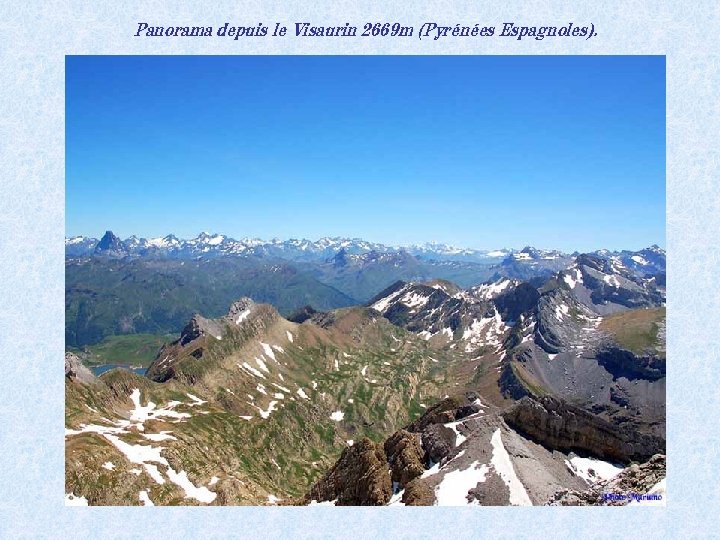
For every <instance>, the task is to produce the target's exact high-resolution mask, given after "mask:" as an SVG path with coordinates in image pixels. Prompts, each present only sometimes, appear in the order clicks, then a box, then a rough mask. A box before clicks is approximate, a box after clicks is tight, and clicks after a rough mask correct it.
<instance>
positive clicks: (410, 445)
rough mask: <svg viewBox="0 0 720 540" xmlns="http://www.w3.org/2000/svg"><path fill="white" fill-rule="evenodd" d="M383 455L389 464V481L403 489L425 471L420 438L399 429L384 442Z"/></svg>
mask: <svg viewBox="0 0 720 540" xmlns="http://www.w3.org/2000/svg"><path fill="white" fill-rule="evenodd" d="M384 447H385V455H386V456H387V460H388V463H389V464H390V470H391V480H392V481H393V482H397V484H398V486H399V487H401V488H402V487H405V486H406V485H407V484H408V483H409V482H410V481H411V480H413V479H415V478H417V477H418V476H420V475H421V474H422V473H423V471H424V470H425V466H424V460H423V455H424V452H423V449H422V446H421V445H420V437H419V436H418V435H417V434H416V433H410V432H408V431H405V430H404V429H401V430H399V431H396V432H395V433H394V434H393V435H391V436H390V438H389V439H387V440H386V441H385V446H384Z"/></svg>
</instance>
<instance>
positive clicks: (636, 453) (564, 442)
mask: <svg viewBox="0 0 720 540" xmlns="http://www.w3.org/2000/svg"><path fill="white" fill-rule="evenodd" d="M503 418H504V419H505V421H506V422H507V424H508V425H509V426H510V427H512V428H513V429H515V430H516V431H518V432H520V433H522V434H524V435H525V436H527V437H529V438H530V439H532V440H534V441H536V442H538V443H540V444H542V445H544V446H546V447H548V448H550V449H553V450H560V451H563V452H569V451H580V452H586V453H589V454H591V455H593V456H597V457H599V458H602V459H608V460H611V461H619V462H622V463H629V462H631V461H645V460H647V459H649V458H650V457H651V456H652V455H653V454H656V453H664V451H665V440H664V439H661V438H660V437H657V436H653V435H647V434H644V433H640V432H638V431H636V430H634V429H633V428H632V427H631V426H627V425H622V426H615V425H613V424H611V423H609V422H607V421H605V420H602V419H601V418H598V417H597V416H595V415H593V414H591V413H589V412H587V411H584V410H582V409H579V408H577V407H574V406H572V405H570V404H568V403H566V402H564V401H562V400H559V399H557V398H553V397H549V396H545V397H540V398H535V399H533V398H528V397H525V398H523V399H522V400H520V401H519V402H518V403H517V404H516V405H515V406H513V407H512V408H511V409H510V410H509V411H507V412H505V413H504V414H503Z"/></svg>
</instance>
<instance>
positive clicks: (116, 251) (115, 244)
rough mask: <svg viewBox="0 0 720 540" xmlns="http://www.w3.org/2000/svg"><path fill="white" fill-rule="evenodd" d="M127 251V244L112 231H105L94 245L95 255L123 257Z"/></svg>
mask: <svg viewBox="0 0 720 540" xmlns="http://www.w3.org/2000/svg"><path fill="white" fill-rule="evenodd" d="M128 253H129V251H128V248H127V246H126V245H125V244H124V243H123V241H122V240H120V239H119V238H118V237H117V236H115V235H114V234H113V232H112V231H106V232H105V235H104V236H103V237H102V238H101V239H100V241H99V242H98V243H97V245H96V246H95V254H96V255H105V256H108V257H124V256H125V255H127V254H128Z"/></svg>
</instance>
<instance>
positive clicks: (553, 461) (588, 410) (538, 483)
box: [65, 233, 666, 505]
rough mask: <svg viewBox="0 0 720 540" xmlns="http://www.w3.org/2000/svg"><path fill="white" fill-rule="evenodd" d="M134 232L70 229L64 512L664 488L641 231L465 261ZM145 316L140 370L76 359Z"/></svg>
mask: <svg viewBox="0 0 720 540" xmlns="http://www.w3.org/2000/svg"><path fill="white" fill-rule="evenodd" d="M201 236H202V235H201ZM198 238H200V237H198ZM130 240H131V239H129V240H126V241H121V240H119V239H118V238H117V237H115V236H114V235H112V234H111V233H108V234H106V235H105V236H104V237H103V238H102V239H100V240H99V241H90V240H88V239H81V240H78V239H68V240H67V241H66V251H67V257H66V276H67V280H66V281H67V285H66V314H67V320H66V337H67V344H68V348H67V350H68V352H67V353H66V358H65V375H66V383H65V384H66V415H65V416H66V418H65V423H66V430H65V444H66V471H65V475H66V476H65V483H66V493H67V496H66V502H67V504H91V505H177V504H183V505H186V504H191V505H203V504H213V505H215V504H222V505H232V504H255V505H277V504H292V505H307V504H310V505H315V504H321V505H530V504H532V505H543V504H547V505H580V504H591V505H597V504H618V503H616V502H613V501H611V502H608V501H607V500H604V499H603V497H602V493H603V490H606V489H627V490H634V491H636V492H638V493H640V492H642V493H647V494H648V497H652V498H651V499H649V500H650V501H651V502H656V501H660V500H662V497H663V496H664V494H665V484H664V476H665V456H664V454H665V366H666V358H665V307H664V305H665V294H666V292H665V253H664V252H663V251H662V250H661V249H660V248H657V247H656V246H653V247H650V248H647V249H645V250H641V251H638V252H631V251H623V252H608V251H598V252H594V253H589V254H577V253H576V254H563V253H560V252H557V251H541V250H536V249H533V248H525V249H523V250H519V251H512V250H507V251H506V252H503V253H502V254H497V255H492V256H491V257H493V262H491V263H483V262H481V261H480V260H468V259H462V257H473V256H476V255H473V254H472V253H471V252H467V253H463V250H452V251H453V253H450V251H451V250H450V248H447V249H446V247H442V248H438V247H437V246H432V247H426V248H423V249H425V251H422V252H421V251H419V250H420V249H421V248H418V251H416V252H411V251H410V250H409V249H394V248H384V247H383V246H380V245H377V244H369V243H363V242H362V241H350V240H341V239H324V240H321V241H318V242H317V243H303V242H305V241H288V242H287V245H288V246H290V247H287V248H285V247H283V245H284V244H285V243H283V242H275V241H273V242H270V243H267V244H265V243H258V244H256V245H255V246H254V247H253V248H252V253H244V252H237V253H236V252H232V251H230V246H232V245H234V242H235V241H231V240H229V239H226V238H225V237H220V236H218V235H215V236H210V235H205V236H204V237H203V238H202V239H200V240H198V239H195V240H192V241H187V242H184V241H180V240H177V239H174V240H173V239H168V237H166V238H165V239H162V240H163V242H164V241H166V240H167V244H168V246H175V247H167V248H165V247H161V246H159V245H158V244H159V243H160V241H159V240H158V241H155V240H150V241H145V240H141V239H135V240H134V241H130ZM151 244H154V246H151ZM223 244H224V245H225V247H224V248H220V247H219V246H223ZM140 246H146V247H142V248H141V247H140ZM148 246H150V247H148ZM210 246H216V247H217V249H218V251H213V248H211V247H210ZM268 246H270V247H268ZM273 246H274V247H273ZM302 246H304V249H303V248H302ZM225 248H227V250H226V251H222V250H223V249H225ZM165 249H167V251H163V250H165ZM206 249H207V250H206ZM270 249H274V250H276V251H273V252H272V253H271V252H270ZM284 249H287V250H288V251H287V252H286V255H285V257H280V256H279V255H278V254H279V253H281V252H282V251H283V250H284ZM470 251H471V250H470ZM299 252H304V253H305V254H304V255H300V254H299ZM442 252H444V253H445V255H444V256H445V257H446V258H444V259H443V258H441V257H442V256H441V253H442ZM430 253H432V255H430ZM485 256H490V255H487V254H485ZM448 276H454V277H460V278H461V280H462V281H463V283H458V282H457V280H451V279H449V278H448ZM250 297H252V299H251V298H250ZM228 306H229V308H228ZM143 332H145V333H148V334H151V335H152V336H151V337H152V338H153V340H154V341H152V343H157V340H158V336H159V335H160V334H161V333H162V334H170V335H171V336H172V337H164V338H163V339H164V344H163V345H162V346H161V347H160V348H159V350H157V352H156V353H155V354H154V355H153V357H152V361H151V363H150V365H149V366H148V369H147V370H146V373H145V375H139V374H137V373H135V372H133V371H129V370H125V369H111V370H109V371H106V372H104V373H103V374H102V375H100V376H95V375H94V374H93V373H92V372H91V371H90V370H88V369H87V367H85V365H84V362H85V361H86V359H87V358H89V351H90V350H92V352H93V354H95V355H97V350H98V349H93V347H94V346H93V345H92V344H93V343H97V342H98V341H103V340H107V339H109V337H113V339H121V338H122V337H123V336H124V335H128V336H134V337H135V339H136V340H140V341H142V336H143V335H144V334H142V333H143ZM103 342H104V341H103ZM115 352H116V353H117V351H115ZM93 358H95V357H93ZM645 503H647V501H645Z"/></svg>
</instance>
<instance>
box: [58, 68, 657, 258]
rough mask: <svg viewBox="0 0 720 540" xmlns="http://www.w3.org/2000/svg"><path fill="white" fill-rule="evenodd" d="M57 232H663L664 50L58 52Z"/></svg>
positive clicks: (566, 238)
mask: <svg viewBox="0 0 720 540" xmlns="http://www.w3.org/2000/svg"><path fill="white" fill-rule="evenodd" d="M66 142H67V215H66V217H67V219H66V233H67V234H68V235H75V234H83V235H88V236H96V237H99V236H100V235H102V234H103V232H104V231H105V230H106V229H112V230H113V231H114V232H115V233H116V234H118V235H120V236H121V237H123V238H125V237H127V236H130V235H131V234H136V235H138V236H146V237H152V236H161V235H165V234H168V233H174V234H176V235H178V236H180V237H193V236H195V235H196V234H197V233H199V232H200V231H209V232H220V233H224V234H227V235H230V236H233V237H235V238H242V237H245V236H251V237H260V238H265V239H269V238H272V237H278V238H290V237H305V238H310V239H316V238H319V237H322V236H350V237H361V238H365V239H367V240H372V241H379V242H384V243H388V244H409V243H422V242H425V241H439V242H445V243H451V244H455V245H461V246H466V247H475V248H499V247H522V246H525V245H528V244H529V245H534V246H537V247H546V248H560V249H565V250H568V251H572V250H576V249H577V250H591V249H597V248H601V247H607V248H629V249H630V248H632V249H637V248H641V247H644V246H647V245H649V244H653V243H657V244H659V245H661V246H663V247H664V245H665V59H664V57H638V56H628V57H600V56H586V57H582V56H576V57H563V56H524V57H511V56H490V57H483V56H459V57H457V56H422V57H408V56H394V57H393V56H361V57H358V56H346V57H342V56H338V57H332V56H329V57H308V56H282V57H272V56H251V57H244V56H234V57H219V56H187V57H183V56H136V57H132V56H130V57H122V56H110V57H103V56H97V57H68V58H67V139H66Z"/></svg>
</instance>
